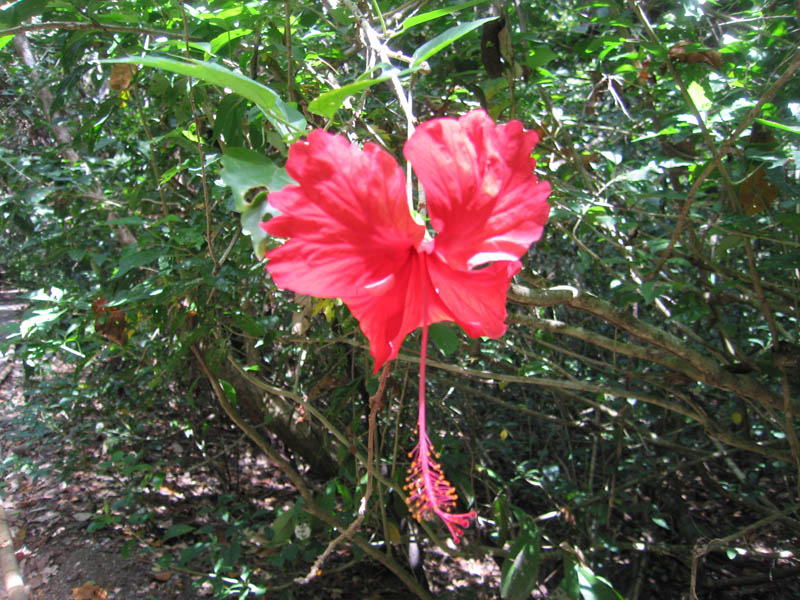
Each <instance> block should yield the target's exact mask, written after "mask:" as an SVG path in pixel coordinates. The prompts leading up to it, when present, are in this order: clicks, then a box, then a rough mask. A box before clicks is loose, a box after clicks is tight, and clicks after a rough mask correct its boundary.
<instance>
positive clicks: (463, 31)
mask: <svg viewBox="0 0 800 600" xmlns="http://www.w3.org/2000/svg"><path fill="white" fill-rule="evenodd" d="M495 19H497V17H487V18H485V19H478V20H477V21H470V22H469V23H462V24H461V25H456V26H455V27H451V28H450V29H448V30H446V31H445V32H443V33H440V34H439V35H437V36H436V37H435V38H433V39H432V40H430V41H428V42H426V43H424V44H422V46H420V47H419V48H417V49H416V50H415V51H414V54H412V55H411V58H412V61H411V66H412V67H416V66H419V65H420V64H421V63H423V62H424V61H426V60H428V59H429V58H430V57H431V56H433V55H434V54H436V53H437V52H440V51H441V50H443V49H445V48H446V47H447V46H449V45H450V44H452V43H453V42H455V41H456V40H458V39H459V38H462V37H464V36H465V35H467V34H468V33H469V32H470V31H473V30H475V29H477V28H478V27H480V26H481V25H483V24H484V23H488V22H489V21H494V20H495Z"/></svg>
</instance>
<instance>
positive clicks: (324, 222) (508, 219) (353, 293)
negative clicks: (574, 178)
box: [261, 110, 550, 542]
mask: <svg viewBox="0 0 800 600" xmlns="http://www.w3.org/2000/svg"><path fill="white" fill-rule="evenodd" d="M537 141H538V136H537V135H536V133H535V132H533V131H525V130H524V129H523V127H522V124H521V123H520V122H518V121H512V122H510V123H508V124H506V125H495V123H494V122H493V121H492V120H491V118H490V117H489V116H488V115H487V114H486V113H485V112H484V111H482V110H476V111H473V112H470V113H468V114H467V115H465V116H463V117H461V118H460V119H457V120H456V119H450V118H443V119H433V120H431V121H427V122H425V123H423V124H421V125H420V126H419V127H418V128H417V130H416V131H415V132H414V134H413V135H412V136H411V138H410V139H409V140H408V142H406V145H405V148H404V151H403V154H404V155H405V157H406V159H407V160H408V161H409V162H410V163H411V166H412V167H413V169H414V172H415V173H416V175H417V178H418V179H419V180H420V182H421V184H422V187H423V189H424V190H425V201H426V207H427V213H428V216H429V217H430V223H431V226H432V228H433V230H434V231H435V236H433V237H432V236H431V235H430V234H429V232H428V231H427V230H426V228H425V226H424V225H423V224H421V223H419V222H418V221H417V220H415V219H414V217H413V216H412V214H411V212H410V210H409V206H408V201H407V199H406V186H405V177H404V174H403V171H402V170H401V169H400V167H399V166H398V165H397V163H396V162H395V160H394V158H392V156H391V155H389V154H388V153H387V152H385V151H384V150H382V149H381V148H380V147H378V146H377V145H375V144H365V146H364V148H363V149H359V148H358V147H357V146H355V145H353V144H351V143H350V142H348V141H347V140H346V139H345V138H343V137H341V136H336V135H332V134H329V133H326V132H324V131H321V130H316V131H312V132H311V133H310V134H309V135H308V140H307V141H305V142H297V143H295V144H294V145H292V147H291V148H290V150H289V160H288V162H287V163H286V170H287V172H288V174H289V175H290V176H291V177H292V179H294V180H295V181H296V182H297V183H298V185H289V186H286V187H285V188H283V189H282V190H280V191H278V192H272V193H270V195H269V202H270V204H271V205H272V206H273V207H274V208H276V209H278V210H279V211H280V212H281V214H280V215H279V216H277V217H273V218H272V219H271V220H270V221H268V222H266V223H262V224H261V226H262V228H263V229H264V230H265V231H266V232H267V233H269V234H270V235H273V236H276V237H280V238H287V241H286V242H285V243H284V244H283V245H282V246H280V247H278V248H276V249H275V250H272V251H270V252H268V253H267V258H268V259H269V263H268V265H267V269H268V270H269V272H270V274H271V275H272V278H273V280H274V281H275V284H276V285H278V286H279V287H281V288H286V289H290V290H293V291H295V292H299V293H301V294H307V295H309V296H321V297H328V298H341V299H342V300H343V301H344V303H345V304H346V305H347V306H348V307H349V308H350V311H351V312H352V314H353V315H354V316H355V317H356V318H357V319H358V321H359V323H360V325H361V330H362V331H363V332H364V335H366V336H367V339H368V340H369V345H370V353H371V354H372V356H373V358H374V359H375V371H376V372H377V371H378V369H380V367H381V366H382V365H383V364H384V363H385V362H386V361H387V360H391V359H394V358H396V357H397V354H398V352H399V351H400V346H401V345H402V343H403V340H404V339H405V337H406V336H407V335H408V334H409V333H410V332H411V331H413V330H414V329H416V328H417V327H422V328H423V330H422V331H423V334H422V339H423V342H422V351H421V356H420V359H421V360H420V405H419V423H418V427H419V438H420V439H419V443H418V445H417V448H416V449H415V450H414V452H413V453H412V455H411V456H412V458H413V462H412V467H411V472H410V475H409V478H408V481H409V483H408V485H407V486H406V489H407V490H408V491H409V492H410V498H409V505H410V507H411V510H412V512H413V513H414V515H415V517H417V518H418V519H419V518H427V517H430V516H432V515H437V516H439V517H440V518H442V519H443V520H444V522H445V524H446V525H447V527H448V529H449V530H450V533H451V535H452V537H453V539H454V541H456V542H458V540H459V538H460V537H461V535H462V533H463V531H462V529H463V528H464V527H466V526H467V525H468V524H469V519H470V518H472V517H474V516H475V513H465V514H459V515H454V514H452V513H450V510H451V509H452V508H453V506H454V505H455V502H456V495H455V490H454V489H453V487H452V486H451V485H450V484H449V483H448V482H447V480H446V479H445V478H444V476H443V474H442V469H441V467H440V466H439V464H438V463H437V462H436V460H435V459H434V457H435V451H434V450H433V447H432V446H431V443H430V440H429V439H428V436H427V433H426V427H425V425H426V423H425V356H426V346H427V337H428V335H427V334H428V325H430V324H431V323H436V322H439V321H454V322H456V323H458V324H459V325H460V326H461V327H462V328H463V329H464V330H465V331H466V332H467V334H469V335H470V336H472V337H478V336H487V337H499V336H501V335H503V333H505V330H506V324H505V318H506V292H507V290H508V286H509V283H510V281H511V278H512V277H513V276H514V275H515V274H516V273H517V272H519V270H520V267H521V264H520V262H519V258H520V257H521V256H522V255H523V254H524V253H525V252H526V251H527V250H528V248H529V246H530V245H531V244H532V243H533V242H535V241H536V240H538V239H539V238H540V237H541V235H542V230H543V228H544V225H545V222H546V221H547V216H548V214H549V211H550V207H549V205H548V203H547V197H548V196H549V194H550V185H549V184H548V183H547V182H541V181H539V180H538V179H537V177H536V175H534V173H533V169H534V166H535V162H534V160H533V159H532V158H531V151H532V150H533V147H534V146H535V144H536V142H537Z"/></svg>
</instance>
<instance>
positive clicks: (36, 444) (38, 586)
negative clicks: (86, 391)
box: [0, 290, 500, 600]
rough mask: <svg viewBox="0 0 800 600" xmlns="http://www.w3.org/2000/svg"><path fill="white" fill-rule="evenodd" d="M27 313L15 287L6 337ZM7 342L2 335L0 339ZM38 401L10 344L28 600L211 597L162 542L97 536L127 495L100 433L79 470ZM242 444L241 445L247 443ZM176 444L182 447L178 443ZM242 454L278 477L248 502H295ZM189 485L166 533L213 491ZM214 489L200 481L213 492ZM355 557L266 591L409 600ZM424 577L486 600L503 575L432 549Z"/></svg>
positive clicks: (10, 461)
mask: <svg viewBox="0 0 800 600" xmlns="http://www.w3.org/2000/svg"><path fill="white" fill-rule="evenodd" d="M24 309H25V306H24V304H23V302H22V301H21V300H19V297H18V295H17V293H15V291H14V290H0V336H2V335H3V334H2V331H3V328H4V325H6V324H8V323H14V322H17V321H18V320H19V318H20V317H21V315H22V313H23V311H24ZM3 339H4V338H3V337H0V342H1V341H2V340H3ZM51 369H56V370H57V369H58V366H57V365H51ZM41 401H42V400H41V399H40V398H38V397H37V394H36V393H35V392H31V385H30V382H29V381H27V380H26V379H25V375H24V369H23V366H22V364H21V363H20V362H19V361H18V360H16V358H15V356H14V349H13V347H11V348H9V349H8V351H7V352H6V353H5V355H3V354H2V352H0V468H2V473H3V474H4V482H3V483H2V485H0V503H1V506H2V508H3V510H4V511H5V514H6V519H7V522H8V526H9V530H10V533H11V536H12V541H13V544H14V548H15V554H16V559H17V562H18V564H19V571H20V573H21V575H22V577H23V579H24V582H25V585H26V587H27V589H28V590H29V593H30V598H31V600H161V599H165V600H166V599H178V600H179V599H183V598H208V597H211V596H212V592H211V590H210V586H209V585H208V583H205V584H204V585H198V581H199V579H200V577H198V576H199V575H200V573H195V574H193V573H189V572H186V571H181V570H167V569H163V568H160V567H159V566H158V565H157V562H156V558H157V557H158V556H159V555H160V554H163V549H160V548H159V540H158V536H148V535H147V534H146V533H145V534H143V533H142V532H141V531H132V530H131V529H130V528H127V527H125V526H124V525H120V524H116V525H115V526H111V527H105V528H101V529H97V530H92V529H91V528H90V524H91V523H92V522H93V521H96V520H97V516H98V514H99V513H102V511H103V508H104V506H107V505H108V504H109V503H110V502H111V500H113V499H114V498H118V497H119V494H120V491H119V489H118V488H119V487H120V481H118V480H115V479H113V478H110V477H109V476H108V474H107V473H103V472H102V471H100V470H98V469H97V468H96V466H97V465H98V463H99V462H100V460H101V458H100V457H101V456H102V454H103V449H102V448H101V446H102V439H103V436H100V435H97V436H94V439H95V440H96V443H97V448H92V447H81V454H83V455H84V457H85V459H84V460H82V461H80V464H79V466H78V467H75V466H74V460H75V458H74V457H75V451H74V448H72V447H70V442H69V441H67V442H66V443H65V440H64V438H62V437H60V436H59V435H57V434H55V433H54V432H53V431H52V430H51V429H48V428H47V427H45V426H44V425H43V422H42V420H41V419H40V418H39V417H38V415H39V414H40V413H38V412H37V410H38V408H37V403H39V402H41ZM79 418H80V419H84V420H86V419H87V418H88V419H91V415H89V416H88V417H87V415H86V414H81V415H80V417H79ZM100 424H101V425H102V423H100ZM92 425H93V424H92V423H91V422H85V421H84V422H83V423H82V424H81V426H82V427H83V428H84V430H87V429H88V430H91V429H92ZM223 434H224V432H223ZM81 439H82V440H87V439H88V440H91V439H92V438H91V437H88V438H87V437H82V438H81ZM239 442H242V439H241V437H239ZM82 443H83V442H82ZM172 447H174V448H175V449H176V450H179V447H178V446H176V444H175V443H174V442H173V443H172ZM179 454H181V456H180V457H179V460H180V463H181V464H180V465H179V469H181V470H183V471H184V472H186V473H191V472H194V473H202V472H203V469H204V468H205V465H203V464H202V462H203V460H202V457H201V456H196V455H192V453H191V452H186V453H180V452H179ZM236 455H237V456H239V457H240V460H241V461H243V463H249V464H242V465H240V466H239V468H240V469H242V470H247V469H250V470H253V469H260V470H261V471H262V474H263V475H264V476H265V477H267V478H270V477H272V475H273V474H274V475H275V477H274V480H275V485H274V486H272V485H270V486H269V487H270V489H271V490H272V491H271V492H265V490H264V489H256V490H248V491H246V495H247V496H255V495H259V494H264V493H274V494H277V495H278V496H282V497H288V496H290V495H292V494H294V492H293V490H292V489H291V488H290V487H289V486H286V485H285V484H281V483H280V482H278V481H277V480H278V479H279V477H278V476H277V474H276V473H275V472H274V471H273V470H272V469H270V467H269V465H266V464H265V462H264V461H263V460H258V458H257V457H254V456H253V455H252V454H251V453H250V451H249V450H245V451H243V452H241V453H240V452H236ZM67 464H73V466H71V467H70V468H69V470H68V472H67V471H65V469H64V465H67ZM264 471H266V473H263V472H264ZM191 479H192V480H193V483H191V484H187V487H186V488H184V489H179V490H178V491H177V492H175V493H176V495H178V496H180V497H183V498H186V499H187V501H185V502H181V503H175V502H170V501H169V499H168V498H165V499H164V501H163V504H162V505H161V506H157V507H155V508H154V507H152V506H151V507H150V508H151V510H156V511H158V512H159V513H160V516H161V517H162V520H161V521H160V525H162V527H169V526H170V524H171V523H173V522H181V520H182V519H184V520H185V518H186V516H187V514H191V513H192V512H196V511H199V510H201V509H202V502H203V498H204V497H206V498H207V497H208V494H207V491H206V493H203V491H202V490H200V489H199V487H198V485H197V484H198V482H199V480H201V479H202V476H201V475H196V476H194V477H192V478H191ZM207 483H208V482H207V481H206V482H203V485H204V486H205V487H206V488H207V487H208V485H207ZM192 485H193V486H195V487H194V488H192V487H191V486H192ZM162 487H163V486H162ZM174 487H176V486H174V485H173V488H174ZM173 500H174V498H173ZM162 533H163V529H162ZM131 540H133V541H134V542H135V543H134V544H133V546H134V548H135V550H134V551H133V552H129V553H127V555H126V553H125V552H124V548H123V547H124V546H125V545H126V543H127V544H128V546H131ZM352 559H353V557H352V556H351V555H350V553H349V550H348V549H347V547H346V546H345V547H343V548H341V549H340V551H338V552H336V553H334V556H333V557H332V558H331V559H330V560H329V563H328V564H326V567H327V568H326V571H327V572H326V574H325V576H323V577H318V578H315V579H314V580H312V582H311V583H310V584H307V585H304V586H294V589H291V590H289V591H290V593H289V594H288V595H287V593H286V592H287V588H286V586H285V584H284V585H283V586H281V587H282V588H283V590H282V591H281V592H280V593H277V592H276V593H268V595H267V597H270V598H278V597H291V598H297V599H301V600H305V599H307V600H312V599H319V600H325V599H329V598H330V599H341V600H347V599H354V600H355V599H358V600H395V599H397V600H399V599H406V598H409V597H410V593H409V592H408V590H407V589H406V588H405V586H404V585H403V584H402V583H401V582H400V581H399V580H398V579H396V578H395V577H394V576H393V575H392V574H391V573H389V572H388V571H386V570H385V569H384V568H383V567H381V566H380V565H377V564H372V563H370V562H368V561H365V560H360V561H354V560H352ZM351 563H352V564H351ZM425 570H426V573H427V577H428V580H429V585H430V587H431V593H432V596H433V597H445V598H454V599H456V598H457V599H462V600H480V599H489V598H496V597H498V596H499V594H498V585H499V577H500V570H499V567H498V566H497V565H496V564H495V563H494V562H493V561H492V560H490V559H486V560H483V561H480V560H461V559H455V560H454V559H451V558H449V557H447V555H445V554H444V553H441V552H439V553H436V552H428V553H427V555H426V560H425ZM290 583H291V580H290ZM6 598H7V595H6V591H5V589H4V588H3V589H0V600H5V599H6Z"/></svg>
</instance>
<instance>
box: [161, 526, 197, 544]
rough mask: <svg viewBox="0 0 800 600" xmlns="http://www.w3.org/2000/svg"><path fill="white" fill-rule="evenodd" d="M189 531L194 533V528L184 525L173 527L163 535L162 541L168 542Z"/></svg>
mask: <svg viewBox="0 0 800 600" xmlns="http://www.w3.org/2000/svg"><path fill="white" fill-rule="evenodd" d="M191 531H194V527H192V526H191V525H185V524H180V525H173V526H172V527H170V528H169V529H167V532H166V533H165V534H164V538H163V540H162V541H164V542H166V541H168V540H171V539H172V538H176V537H180V536H182V535H184V534H187V533H189V532H191Z"/></svg>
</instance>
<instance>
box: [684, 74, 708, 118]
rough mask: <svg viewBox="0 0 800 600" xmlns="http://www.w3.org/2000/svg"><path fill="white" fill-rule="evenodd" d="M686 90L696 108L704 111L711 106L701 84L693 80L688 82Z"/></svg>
mask: <svg viewBox="0 0 800 600" xmlns="http://www.w3.org/2000/svg"><path fill="white" fill-rule="evenodd" d="M687 91H688V92H689V97H690V98H691V99H692V102H694V105H695V106H696V107H697V110H703V111H705V110H709V109H710V108H711V100H709V99H708V96H706V92H705V90H704V89H703V86H702V85H700V84H699V83H697V82H696V81H693V82H692V83H690V84H689V88H688V89H687Z"/></svg>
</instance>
